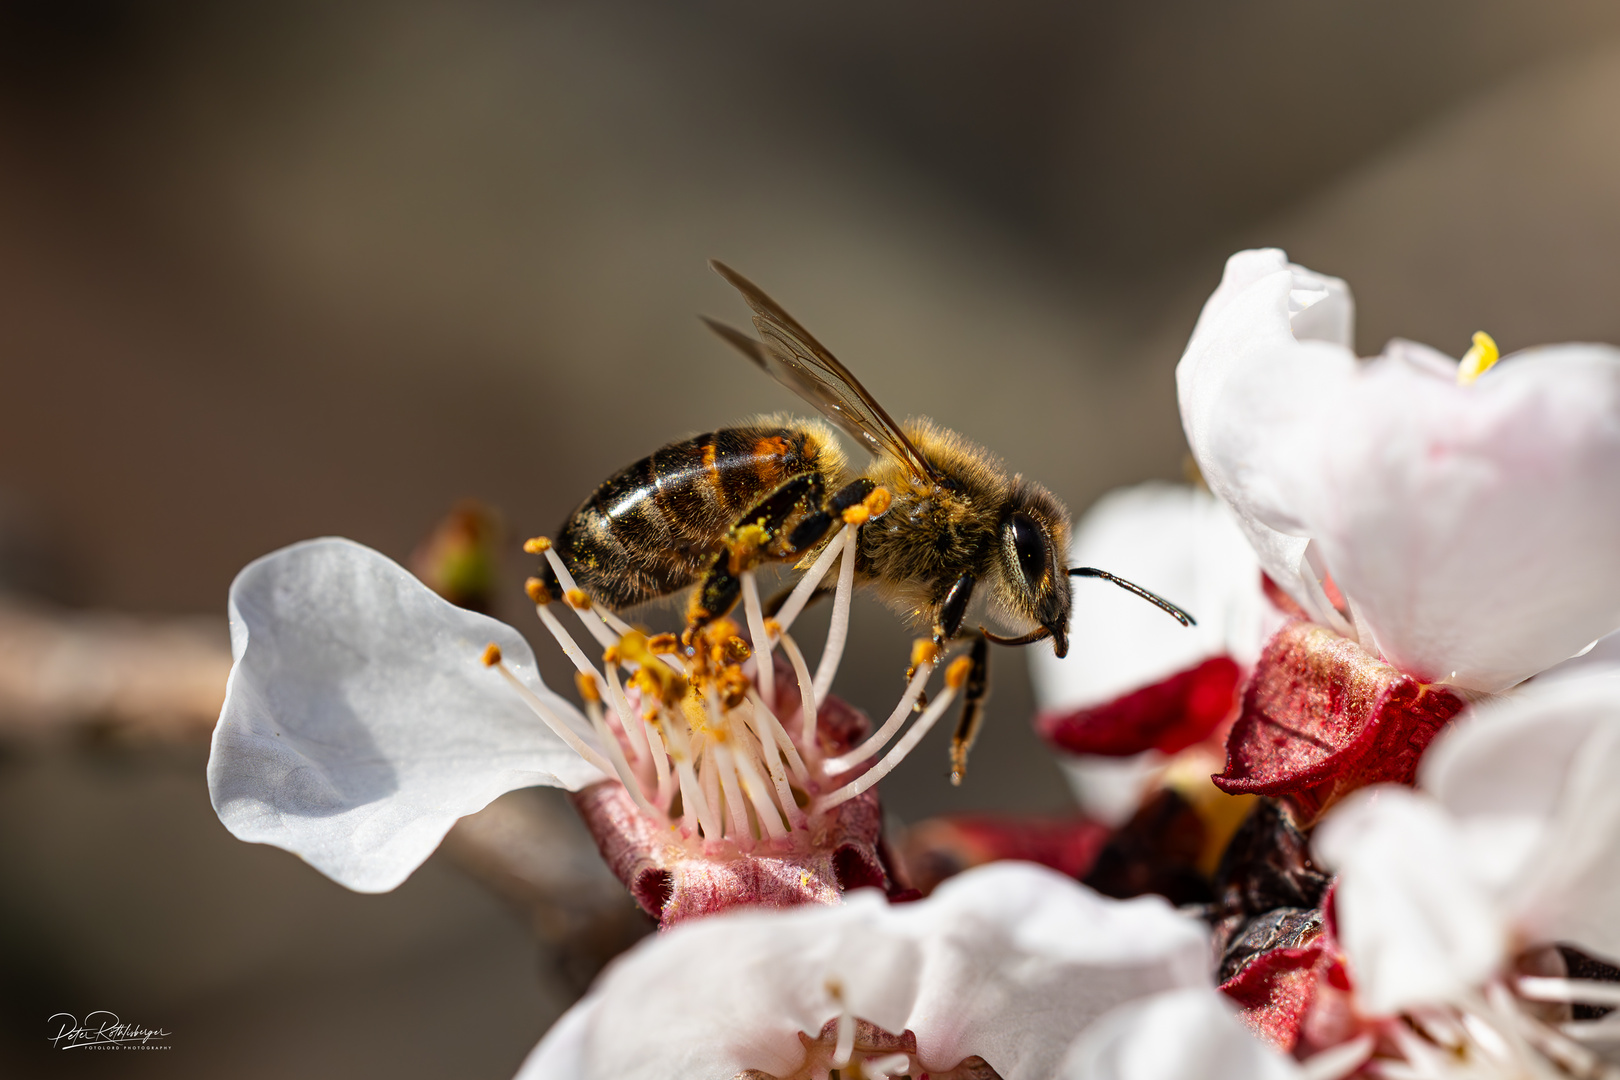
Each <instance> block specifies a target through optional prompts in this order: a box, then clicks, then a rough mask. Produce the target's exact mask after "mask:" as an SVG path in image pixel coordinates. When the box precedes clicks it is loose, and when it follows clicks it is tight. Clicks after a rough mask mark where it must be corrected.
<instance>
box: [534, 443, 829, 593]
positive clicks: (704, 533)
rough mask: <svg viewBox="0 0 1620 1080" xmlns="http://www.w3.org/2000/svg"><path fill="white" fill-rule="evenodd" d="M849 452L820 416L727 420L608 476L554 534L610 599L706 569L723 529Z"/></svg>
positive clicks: (670, 585)
mask: <svg viewBox="0 0 1620 1080" xmlns="http://www.w3.org/2000/svg"><path fill="white" fill-rule="evenodd" d="M824 469H830V470H831V472H832V473H833V475H832V477H830V480H836V474H837V472H838V471H840V470H841V469H842V460H841V457H840V456H839V455H838V453H837V451H836V448H835V447H833V446H832V444H831V439H830V436H828V435H827V434H825V433H824V432H823V431H821V430H820V428H819V426H818V425H814V424H809V423H801V424H798V425H796V426H785V425H756V426H748V427H734V428H722V429H720V430H719V431H711V432H708V433H707V434H703V435H697V436H694V437H693V438H690V439H685V440H682V441H681V442H675V443H670V444H669V445H668V446H666V447H664V448H663V449H661V450H658V451H656V452H655V453H653V454H652V455H651V456H650V457H645V458H642V459H641V460H640V461H638V462H636V463H634V464H633V465H630V466H628V467H626V468H625V469H623V470H621V471H620V472H618V473H617V474H615V475H614V476H612V477H609V478H608V479H607V480H606V481H605V482H604V483H603V484H602V486H601V487H599V488H597V489H596V492H595V494H593V495H592V496H591V497H590V498H589V499H587V500H586V501H585V503H584V504H583V505H582V506H580V508H579V509H578V510H576V511H574V513H573V514H572V516H570V517H569V519H568V521H567V522H565V523H564V524H563V527H562V530H561V533H560V535H559V536H558V538H557V553H558V554H559V555H560V556H562V559H563V562H564V563H566V564H567V566H568V568H569V571H570V572H571V573H572V574H573V575H574V578H575V580H577V581H578V583H579V585H580V587H581V588H582V589H584V590H585V591H586V592H587V593H589V594H590V595H591V597H592V598H593V599H595V600H596V601H598V602H599V603H601V604H603V605H605V606H607V607H610V608H624V607H629V606H631V605H634V604H639V603H642V602H644V601H647V600H652V599H655V598H657V597H660V596H667V595H669V594H670V593H673V592H677V591H679V590H681V589H684V588H686V587H687V586H688V585H691V584H692V583H693V582H695V581H696V580H697V579H698V578H699V577H701V576H702V575H703V573H704V571H705V570H707V569H708V567H709V565H710V564H711V563H712V562H713V561H714V557H715V555H716V554H717V553H718V552H719V550H720V547H721V543H722V541H723V540H724V538H725V535H726V532H727V531H728V530H729V529H730V528H731V527H732V526H733V525H736V524H737V523H738V519H740V518H741V517H742V516H743V515H744V514H745V513H747V512H748V510H749V509H751V508H752V507H753V506H754V505H755V504H756V503H758V502H759V501H760V500H761V499H763V498H764V497H765V496H767V495H769V494H770V493H771V492H772V491H774V490H776V488H778V487H779V486H781V484H782V483H783V482H785V481H787V480H790V479H792V478H793V477H795V476H800V475H803V474H805V473H820V472H822V471H823V470H824Z"/></svg>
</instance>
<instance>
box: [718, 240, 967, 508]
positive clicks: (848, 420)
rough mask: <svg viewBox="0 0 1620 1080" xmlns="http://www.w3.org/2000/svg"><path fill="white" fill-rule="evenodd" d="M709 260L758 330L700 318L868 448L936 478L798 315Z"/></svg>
mask: <svg viewBox="0 0 1620 1080" xmlns="http://www.w3.org/2000/svg"><path fill="white" fill-rule="evenodd" d="M709 265H710V266H712V267H714V269H715V272H716V273H718V274H719V275H720V276H721V277H723V278H725V279H726V280H727V281H729V282H731V284H732V285H733V286H735V287H736V289H737V291H738V292H740V293H742V295H743V299H744V300H746V301H748V306H749V307H751V308H753V309H754V327H755V329H756V330H758V331H759V339H758V340H755V339H754V338H751V337H749V336H748V335H747V334H745V333H743V332H742V331H740V330H737V329H735V328H733V327H730V326H727V325H726V324H724V323H720V322H716V321H714V320H713V319H707V318H706V319H704V320H703V321H704V322H706V323H708V324H709V328H710V329H712V330H713V331H714V332H715V333H717V334H719V335H720V336H721V337H723V338H725V339H726V340H727V341H729V342H730V343H731V344H732V345H733V346H735V347H736V349H737V350H738V351H739V352H741V353H742V354H743V355H744V356H746V357H748V358H749V359H750V360H752V361H754V363H756V364H758V365H759V366H760V367H761V368H763V369H764V370H766V371H768V372H770V373H771V374H772V375H773V376H775V377H776V380H777V381H778V382H780V383H782V384H783V385H784V386H786V387H787V388H788V389H790V390H792V391H793V392H794V393H795V394H798V395H799V396H800V397H802V398H804V400H806V401H808V402H809V403H810V404H812V405H814V406H815V407H816V408H817V409H819V410H820V411H821V412H822V414H823V415H825V416H826V417H827V419H829V420H831V421H832V422H833V423H835V424H837V425H838V426H839V428H840V429H842V430H843V431H844V432H846V433H847V434H849V435H850V436H851V437H852V438H854V439H855V441H856V442H858V443H860V444H861V445H862V446H864V447H866V448H867V449H868V450H870V451H871V452H872V453H874V454H879V453H889V454H892V455H894V456H895V457H897V458H899V459H900V460H901V461H904V462H906V463H907V464H908V465H909V466H910V467H911V471H912V472H913V473H914V474H916V476H917V477H919V478H925V479H930V480H937V479H939V477H938V474H937V473H935V471H934V468H933V466H931V465H929V464H928V461H927V460H926V459H925V458H924V457H923V456H922V454H921V453H920V452H918V450H917V448H916V446H914V445H912V442H911V440H910V439H908V438H906V436H905V433H904V432H903V431H901V430H900V425H898V424H896V423H895V422H894V419H893V418H892V417H891V416H889V414H888V412H886V411H885V410H884V408H883V406H881V405H879V404H878V403H877V401H876V400H875V399H874V398H873V397H872V395H871V394H870V393H868V392H867V390H866V387H864V386H862V385H861V384H860V382H859V381H858V380H857V379H856V378H855V376H853V375H851V374H850V373H849V369H848V368H846V367H845V366H844V365H843V364H841V363H839V362H838V359H837V358H836V357H835V356H833V354H832V353H830V352H828V351H827V350H826V348H825V347H823V346H822V344H821V342H819V341H817V340H816V339H815V338H814V337H812V336H811V335H810V331H808V330H806V329H805V328H804V327H802V326H800V325H799V322H798V320H797V319H795V318H794V317H793V316H791V315H789V314H788V313H787V312H785V311H783V310H782V308H781V306H780V305H779V304H777V302H776V301H775V300H772V299H771V298H770V297H769V296H766V295H765V293H764V292H763V291H761V290H760V288H759V286H757V285H755V284H754V283H753V282H751V281H749V280H748V279H747V278H745V277H743V276H742V275H741V274H739V273H737V271H735V270H733V269H732V268H731V267H729V266H727V265H726V264H725V263H723V262H720V261H719V260H718V259H715V260H712V261H711V262H710V263H709Z"/></svg>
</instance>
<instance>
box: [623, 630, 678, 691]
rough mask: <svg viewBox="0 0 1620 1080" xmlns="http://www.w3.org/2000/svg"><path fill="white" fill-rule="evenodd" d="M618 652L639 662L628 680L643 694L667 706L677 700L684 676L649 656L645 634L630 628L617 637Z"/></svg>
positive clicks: (632, 661) (649, 651) (627, 658)
mask: <svg viewBox="0 0 1620 1080" xmlns="http://www.w3.org/2000/svg"><path fill="white" fill-rule="evenodd" d="M619 655H620V656H622V657H623V658H624V659H625V660H627V661H629V662H630V663H632V664H639V665H640V668H639V669H638V670H637V671H636V673H635V674H634V675H633V676H631V678H630V681H631V683H632V684H633V685H635V686H637V687H638V688H640V690H641V692H642V693H643V694H646V695H647V696H649V697H654V698H657V699H658V700H659V701H661V702H663V704H664V705H665V706H666V707H669V708H673V707H674V706H676V705H678V704H680V702H681V699H682V698H684V697H686V689H687V682H686V678H685V677H684V676H682V675H680V674H679V673H678V672H675V671H672V670H670V667H669V665H668V664H666V663H664V662H663V661H662V660H659V659H657V658H656V657H654V656H653V651H652V650H651V649H649V648H648V647H647V635H646V634H643V633H641V632H640V631H637V630H632V631H631V632H630V633H628V634H626V635H624V637H622V638H620V639H619Z"/></svg>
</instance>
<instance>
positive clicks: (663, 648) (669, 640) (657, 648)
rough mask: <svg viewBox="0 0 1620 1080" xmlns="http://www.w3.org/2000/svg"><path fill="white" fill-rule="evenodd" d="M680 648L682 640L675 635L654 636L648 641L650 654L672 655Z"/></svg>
mask: <svg viewBox="0 0 1620 1080" xmlns="http://www.w3.org/2000/svg"><path fill="white" fill-rule="evenodd" d="M680 647H681V642H680V639H679V638H677V637H676V636H675V635H674V634H654V635H653V636H652V637H650V638H648V639H647V651H648V652H654V653H672V652H674V651H675V650H677V649H679V648H680Z"/></svg>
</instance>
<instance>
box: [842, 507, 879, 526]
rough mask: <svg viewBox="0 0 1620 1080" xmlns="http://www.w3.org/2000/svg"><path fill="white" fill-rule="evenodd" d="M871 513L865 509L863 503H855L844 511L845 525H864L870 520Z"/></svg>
mask: <svg viewBox="0 0 1620 1080" xmlns="http://www.w3.org/2000/svg"><path fill="white" fill-rule="evenodd" d="M871 516H872V511H870V510H868V509H867V508H866V504H865V503H857V504H856V505H854V506H852V507H850V508H849V509H848V510H845V511H844V524H845V525H865V524H866V523H867V521H868V520H869V519H870V518H871Z"/></svg>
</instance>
